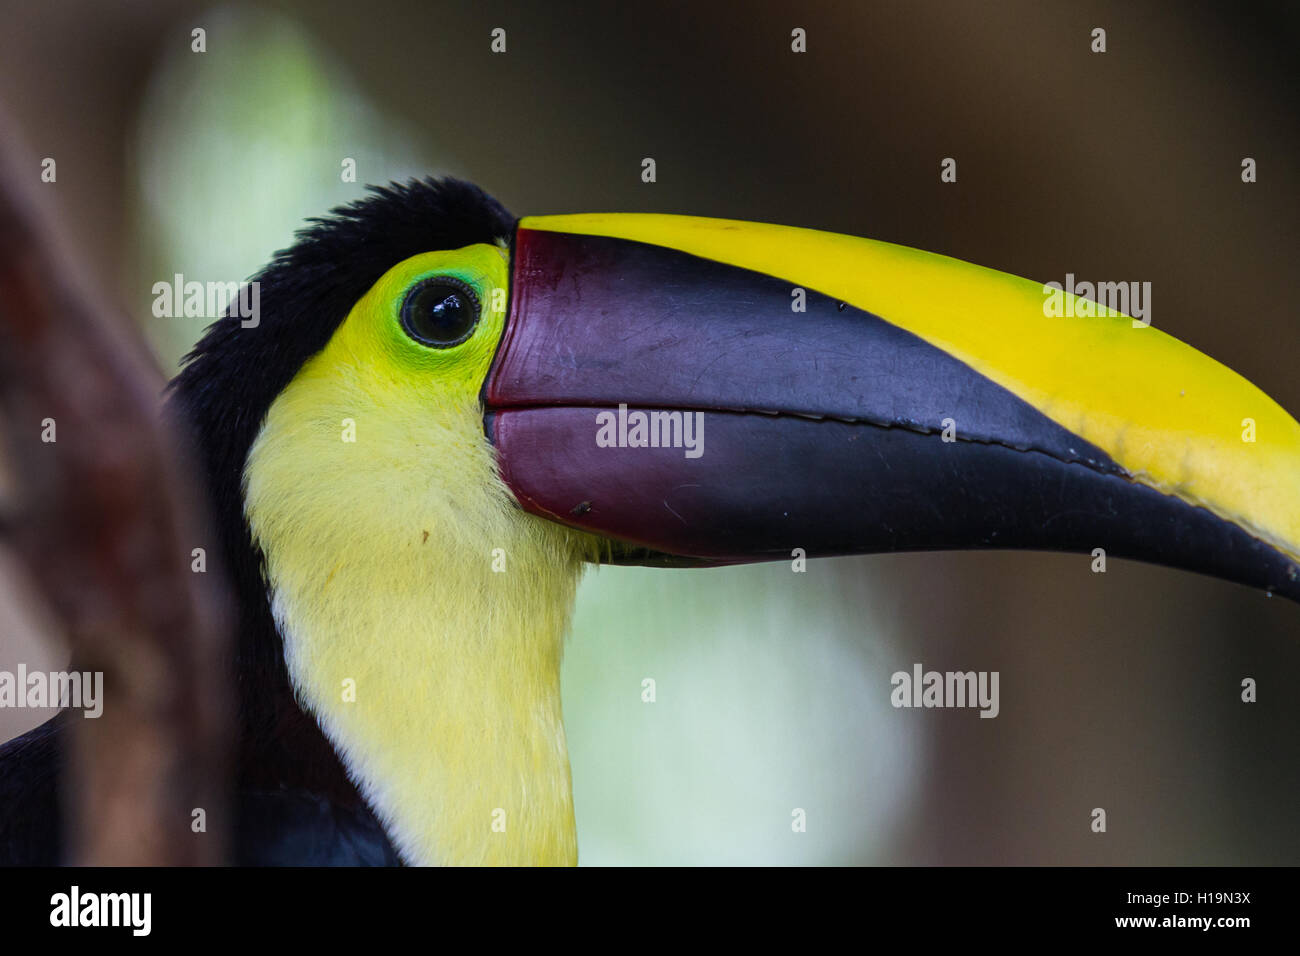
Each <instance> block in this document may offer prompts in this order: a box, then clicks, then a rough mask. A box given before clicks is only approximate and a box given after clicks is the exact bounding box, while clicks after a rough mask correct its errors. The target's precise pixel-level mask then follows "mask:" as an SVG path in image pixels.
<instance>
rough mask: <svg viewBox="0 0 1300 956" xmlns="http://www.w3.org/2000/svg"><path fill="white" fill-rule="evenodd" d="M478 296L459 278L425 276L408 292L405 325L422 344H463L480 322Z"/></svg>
mask: <svg viewBox="0 0 1300 956" xmlns="http://www.w3.org/2000/svg"><path fill="white" fill-rule="evenodd" d="M478 311H479V310H478V297H477V296H476V295H474V290H473V289H471V288H470V287H469V286H468V285H466V284H465V283H464V282H461V281H460V280H459V279H453V278H450V277H448V276H438V277H436V278H432V279H425V280H424V281H423V282H421V283H420V284H419V285H417V286H415V288H413V289H411V291H410V292H408V293H407V294H406V301H404V302H403V303H402V328H403V329H405V330H406V334H407V335H409V336H410V337H411V338H413V339H415V341H417V342H419V343H420V344H422V345H428V346H430V347H432V348H435V349H446V348H451V346H453V345H460V343H461V342H464V341H465V340H466V339H468V338H469V337H470V335H471V334H472V333H473V332H474V326H475V325H477V324H478Z"/></svg>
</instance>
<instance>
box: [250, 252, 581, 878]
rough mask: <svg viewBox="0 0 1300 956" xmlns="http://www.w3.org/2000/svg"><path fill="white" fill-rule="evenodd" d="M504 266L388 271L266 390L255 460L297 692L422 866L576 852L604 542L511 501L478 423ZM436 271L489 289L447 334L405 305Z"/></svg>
mask: <svg viewBox="0 0 1300 956" xmlns="http://www.w3.org/2000/svg"><path fill="white" fill-rule="evenodd" d="M506 268H507V267H506V264H505V253H504V250H502V249H499V248H497V247H495V246H489V245H478V246H471V247H468V248H466V249H462V250H458V251H455V252H439V253H428V254H425V255H420V256H416V257H414V258H412V259H408V260H406V261H405V262H403V263H401V264H399V265H398V266H396V267H394V268H393V269H392V270H390V272H389V273H388V274H386V275H385V276H384V277H383V278H382V279H381V280H380V281H379V282H378V283H377V284H376V285H375V286H374V287H373V288H372V289H371V290H370V291H369V292H368V293H367V294H366V295H365V296H364V297H363V298H362V299H361V300H360V301H359V302H358V303H357V304H356V306H355V307H354V308H353V310H352V312H351V313H350V314H349V316H348V318H347V319H346V320H345V321H344V322H343V324H342V325H341V326H340V327H339V329H338V330H337V331H336V332H335V334H334V336H333V338H332V339H331V340H330V342H329V344H328V345H327V346H326V348H325V349H324V350H323V351H321V352H320V353H318V354H317V355H316V356H314V357H313V358H312V359H310V360H309V361H308V362H307V363H306V364H305V365H304V367H303V368H302V369H301V370H300V371H299V373H298V375H297V376H296V377H295V378H294V379H293V381H292V382H291V383H290V384H289V386H288V387H287V388H286V389H285V390H284V391H283V392H282V393H281V394H280V395H279V396H278V398H277V399H276V401H275V402H274V403H273V404H272V406H271V408H270V410H269V412H268V414H267V418H266V421H265V423H264V425H263V427H262V430H261V432H260V433H259V435H258V438H257V440H256V441H255V442H254V444H253V447H252V449H251V450H250V452H249V456H248V461H247V465H246V467H245V473H244V482H245V511H246V514H247V516H248V519H249V524H250V527H251V528H252V531H253V535H254V538H255V540H256V541H257V542H258V544H259V546H260V547H261V549H262V551H263V553H264V554H265V556H266V569H267V579H268V580H267V585H268V590H269V593H270V595H271V602H272V610H273V613H274V615H275V619H276V623H277V626H278V627H279V629H280V633H281V635H282V637H283V639H284V646H285V657H286V661H287V664H288V669H289V674H290V677H291V678H292V680H293V683H294V686H295V689H296V692H297V694H298V696H299V699H300V701H301V703H302V704H303V706H304V708H305V709H306V710H307V711H308V712H310V713H311V714H313V715H314V716H315V717H316V719H317V720H318V721H319V723H320V725H321V727H322V729H323V731H324V732H325V734H326V736H327V737H328V738H329V739H330V741H331V742H332V743H333V745H334V747H335V749H336V750H337V751H338V752H339V754H340V756H341V757H342V759H343V761H344V764H345V766H346V767H347V768H348V771H349V773H350V774H351V776H352V777H353V780H354V782H355V783H356V784H357V785H358V787H359V789H360V790H361V792H362V794H363V795H364V796H365V798H366V799H367V801H368V802H369V803H370V805H371V807H372V808H373V809H374V810H375V812H376V814H377V815H378V817H379V819H380V820H381V822H382V823H383V824H384V827H385V829H386V830H387V832H388V834H389V836H390V838H391V839H392V840H393V843H394V845H395V846H396V847H397V849H398V851H399V852H400V853H401V855H402V856H403V858H404V859H405V860H406V861H407V862H410V863H417V864H434V863H438V864H572V863H574V862H576V859H577V837H576V833H575V828H574V820H573V802H572V793H571V783H570V775H569V764H568V755H567V751H566V747H565V739H564V727H563V724H562V720H561V707H560V660H561V651H562V641H563V636H564V632H565V630H566V628H567V626H568V620H569V615H570V612H571V609H572V606H573V598H574V592H575V589H576V587H577V583H578V579H579V577H580V575H581V572H582V567H583V561H584V559H585V558H586V557H587V552H588V550H589V548H590V545H589V544H588V542H587V539H585V538H584V537H583V536H581V535H578V534H575V533H573V532H570V531H567V530H565V529H563V528H561V527H559V526H557V525H553V524H551V523H549V522H545V521H542V520H539V519H536V518H534V517H532V516H530V515H527V514H525V513H524V512H522V511H520V510H519V509H518V508H517V507H516V506H515V504H514V501H513V498H512V497H511V495H510V493H509V491H508V490H507V489H506V488H505V486H504V485H503V484H502V483H501V481H500V479H499V478H498V477H497V472H496V468H495V463H494V459H493V451H492V448H491V445H490V444H489V443H488V441H487V440H486V438H485V437H484V434H483V422H482V409H481V407H480V404H479V399H478V391H479V387H480V385H481V384H482V381H483V377H484V375H485V374H486V372H487V368H488V365H489V363H490V362H491V359H492V355H493V352H494V351H495V348H496V344H497V341H498V339H499V337H500V334H501V328H502V325H503V323H504V298H505V297H504V294H501V295H496V296H494V295H493V292H494V291H495V290H504V289H505V288H506V284H507V272H506ZM435 273H436V274H453V275H456V276H458V277H459V278H461V279H463V280H464V281H465V282H467V283H468V284H470V285H471V286H472V287H473V288H475V289H476V290H477V291H478V293H479V299H480V301H481V302H482V303H483V312H482V316H483V317H482V319H481V321H480V323H479V326H478V328H477V329H476V330H475V332H474V334H473V336H472V337H471V339H470V340H469V341H467V342H465V343H464V344H463V345H460V346H457V347H456V348H454V349H447V350H445V351H431V350H428V349H425V348H423V347H421V346H419V345H418V344H417V343H414V342H412V341H410V339H409V338H407V337H405V336H403V334H402V332H401V330H400V328H398V323H397V315H396V311H395V310H396V309H397V308H398V306H397V303H399V302H400V300H401V298H402V295H403V293H404V291H405V290H406V289H408V288H410V287H411V286H412V285H413V284H414V283H415V282H418V281H419V280H420V279H421V278H422V277H424V276H426V275H429V274H435ZM349 439H351V440H349Z"/></svg>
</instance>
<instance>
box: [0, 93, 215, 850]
mask: <svg viewBox="0 0 1300 956" xmlns="http://www.w3.org/2000/svg"><path fill="white" fill-rule="evenodd" d="M13 132H14V130H13V128H12V125H11V124H9V123H8V122H7V117H5V116H4V115H3V114H2V113H0V144H2V145H3V146H4V147H5V148H4V155H0V418H2V419H3V427H0V438H7V439H8V442H9V447H8V448H7V449H5V452H6V454H7V456H8V457H9V458H10V459H11V460H10V464H9V468H8V470H9V471H10V472H11V476H10V479H11V480H10V485H11V490H10V492H9V497H10V498H12V499H13V500H0V509H4V510H3V513H0V534H3V535H6V536H12V537H13V544H14V545H15V546H16V548H17V551H18V553H19V555H20V556H21V557H22V559H23V561H24V563H26V565H27V566H28V568H29V570H30V572H31V577H32V579H33V580H34V581H35V582H36V584H37V587H38V588H39V589H40V591H41V592H42V594H41V596H42V597H43V599H44V600H45V601H46V602H47V603H48V604H49V606H50V607H51V609H53V611H54V613H55V615H56V616H57V618H58V619H59V620H60V622H61V623H62V625H63V627H64V628H65V630H66V634H67V636H68V639H69V642H70V644H71V648H72V664H71V668H72V669H74V670H79V671H92V672H93V671H102V672H103V674H104V683H103V700H104V706H103V714H102V716H101V717H99V718H97V719H86V718H83V717H82V716H81V714H80V712H77V713H75V714H69V715H67V716H68V717H70V718H71V720H70V721H69V726H70V728H71V730H72V734H71V736H72V746H71V752H70V753H69V754H68V755H67V756H68V761H67V773H66V774H65V777H64V783H65V786H64V799H63V803H64V806H65V810H66V819H67V821H68V828H67V829H68V832H67V834H66V837H67V846H68V848H69V853H68V857H69V860H70V862H74V863H87V864H106V865H121V864H128V865H135V864H140V865H144V864H149V865H175V864H203V863H217V862H221V860H222V859H223V858H224V851H225V847H224V846H223V845H222V842H221V834H224V833H225V832H227V827H226V826H225V825H224V821H225V809H224V803H225V789H224V786H225V780H226V753H225V748H224V743H225V740H226V739H227V735H226V733H225V727H226V724H225V721H226V717H227V713H226V705H227V700H228V698H227V694H228V691H229V688H228V687H227V675H226V670H225V665H224V662H225V661H226V659H227V658H226V654H225V653H224V650H225V643H226V640H227V635H226V633H225V632H226V624H225V622H227V621H228V620H229V619H230V618H229V615H228V614H227V613H226V609H225V604H224V601H225V591H224V583H223V582H222V580H221V579H220V577H219V574H220V572H219V569H217V568H216V567H215V566H214V564H213V563H210V564H209V566H208V569H207V572H206V573H196V572H195V571H193V570H192V557H191V555H192V552H193V550H194V549H195V548H205V551H206V550H211V549H210V548H208V547H207V545H208V536H207V522H206V517H203V516H202V511H201V508H200V506H199V502H200V500H201V496H200V495H199V494H197V493H196V491H195V490H194V489H195V487H196V486H195V484H194V482H193V481H192V480H191V478H190V476H189V475H188V474H187V473H186V470H185V469H184V467H183V466H182V458H181V456H180V455H179V454H178V440H177V438H176V436H175V435H174V434H173V433H172V430H171V428H170V427H169V426H168V424H167V423H166V422H165V421H164V420H163V419H162V416H161V414H160V394H161V389H162V386H163V379H162V376H161V374H160V372H159V370H158V369H157V367H156V365H155V364H154V362H153V361H152V359H151V358H150V357H149V354H148V351H147V349H146V348H145V346H144V344H143V342H142V341H141V338H140V336H139V334H138V332H137V331H136V329H135V328H134V327H133V326H132V324H131V323H130V322H128V321H127V320H126V318H125V316H123V315H122V314H121V312H120V311H119V310H118V309H117V308H116V307H115V306H114V305H113V303H112V299H111V298H110V297H109V296H106V295H104V294H103V293H102V292H101V291H99V290H96V289H92V288H90V287H89V286H88V284H87V282H86V279H85V274H84V273H83V272H82V271H81V270H80V269H78V268H77V266H76V265H75V264H74V262H73V259H72V257H71V256H70V255H68V254H67V253H66V251H65V250H64V249H62V248H60V246H59V244H58V242H57V240H56V238H55V233H54V230H53V228H52V227H51V226H50V224H49V222H48V218H47V215H46V214H45V213H44V212H43V211H42V209H41V208H40V207H39V205H38V203H37V201H36V197H37V195H38V194H39V192H40V191H42V190H48V191H50V193H51V194H53V192H54V190H56V189H57V188H58V187H57V185H55V184H51V183H42V181H41V166H40V164H39V163H38V162H37V161H36V160H35V159H34V158H30V157H27V156H24V155H19V154H18V151H17V150H16V149H15V148H13V147H12V146H11V145H10V144H13V143H14V136H13V135H12V134H13ZM214 557H215V556H214ZM197 811H202V813H198V812H197ZM195 821H201V822H202V824H203V826H202V827H201V828H200V827H198V826H197V825H196V824H195ZM196 830H197V831H198V832H196Z"/></svg>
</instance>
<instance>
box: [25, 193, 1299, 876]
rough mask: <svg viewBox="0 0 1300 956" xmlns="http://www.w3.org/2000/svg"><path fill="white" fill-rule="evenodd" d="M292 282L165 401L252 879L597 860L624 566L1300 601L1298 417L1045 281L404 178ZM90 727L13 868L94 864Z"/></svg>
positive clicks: (290, 271)
mask: <svg viewBox="0 0 1300 956" xmlns="http://www.w3.org/2000/svg"><path fill="white" fill-rule="evenodd" d="M255 281H256V282H258V283H259V288H260V315H259V316H257V317H256V321H250V320H249V319H248V318H247V317H244V316H242V315H236V314H233V313H230V314H227V315H226V316H224V317H223V318H221V319H219V320H217V321H216V322H215V323H214V324H213V325H212V326H211V327H210V328H209V329H208V330H207V332H206V333H205V334H204V335H203V337H202V339H201V340H200V341H199V342H198V344H197V346H196V347H195V348H194V350H193V351H192V353H191V354H190V355H189V356H188V357H187V360H186V363H185V365H184V368H183V370H182V371H181V372H180V374H179V375H178V376H177V377H176V378H175V380H174V381H173V382H172V384H171V386H170V392H169V395H168V398H167V402H168V405H169V407H170V408H172V409H173V410H174V411H175V413H176V415H177V417H178V418H179V420H181V421H182V422H184V424H185V426H186V427H187V428H188V429H189V431H190V433H191V434H192V436H193V441H194V445H195V447H196V448H197V449H198V452H197V453H196V454H197V456H198V458H199V462H198V471H199V473H200V474H201V475H202V477H203V480H204V481H205V482H206V487H207V491H208V498H209V503H210V507H211V511H212V514H213V515H214V525H215V527H216V528H217V529H218V533H219V541H218V542H217V543H218V544H219V551H220V553H221V555H222V556H223V559H224V565H225V567H226V569H227V571H228V574H229V576H230V578H231V580H232V583H233V588H234V590H235V592H236V594H237V597H238V602H239V607H238V628H239V634H238V647H237V652H236V655H235V658H236V659H235V660H234V661H233V668H234V671H235V674H236V679H237V686H238V696H239V722H238V725H239V741H238V747H237V753H238V761H237V764H238V781H237V790H238V794H237V800H236V801H235V813H234V827H233V828H234V834H233V838H232V846H233V853H234V857H235V859H236V861H237V862H240V863H245V864H572V863H574V862H575V861H576V859H577V853H578V847H577V838H576V829H575V823H574V811H573V802H572V793H571V784H570V771H569V763H568V756H567V753H566V748H565V736H564V726H563V722H562V719H561V702H560V663H561V655H562V649H563V642H564V635H565V630H566V627H567V625H568V623H569V619H570V614H571V609H572V606H573V603H574V596H575V590H576V588H577V585H578V581H579V579H580V577H581V576H582V574H583V570H584V568H585V567H586V566H587V565H589V564H590V563H594V562H612V563H631V564H644V565H658V566H674V567H708V566H718V565H727V564H735V563H739V562H752V561H767V560H778V559H780V560H790V559H791V556H792V555H803V556H807V557H810V558H811V557H819V556H831V555H847V554H862V553H877V552H892V551H904V550H929V549H965V548H1020V549H1036V550H1056V551H1068V552H1077V553H1081V554H1085V555H1086V554H1091V553H1094V552H1095V550H1096V549H1102V550H1103V551H1104V552H1105V553H1106V554H1107V555H1109V556H1112V557H1127V558H1133V559H1138V560H1143V561H1149V562H1156V563H1160V564H1165V565H1169V566H1173V567H1178V568H1183V569H1186V570H1189V571H1193V572H1200V573H1205V574H1210V575H1214V576H1217V577H1220V578H1225V579H1227V580H1230V581H1234V582H1239V583H1241V584H1243V585H1247V586H1250V587H1254V588H1259V589H1265V590H1267V591H1269V592H1271V593H1276V594H1279V595H1285V596H1288V597H1290V598H1293V599H1300V567H1298V562H1300V424H1297V422H1296V420H1295V419H1294V418H1293V417H1291V415H1289V414H1288V413H1287V412H1286V411H1284V410H1283V409H1282V408H1281V407H1280V406H1279V405H1278V404H1277V403H1276V402H1274V401H1273V400H1271V399H1270V398H1269V397H1268V396H1267V395H1265V394H1264V393H1263V392H1262V391H1260V390H1259V389H1258V388H1256V387H1255V386H1254V385H1252V384H1250V383H1249V382H1248V381H1246V380H1245V379H1243V378H1242V377H1240V376H1239V375H1237V374H1236V373H1234V372H1232V371H1231V370H1229V369H1228V368H1226V367H1224V366H1223V365H1220V364H1219V363H1217V362H1215V361H1214V360H1212V359H1210V358H1208V357H1206V356H1204V355H1202V354H1201V353H1199V352H1198V351H1196V350H1195V349H1193V348H1191V347H1189V346H1187V345H1185V344H1183V343H1181V342H1179V341H1177V340H1176V339H1174V338H1172V337H1170V336H1169V335H1167V334H1165V333H1164V332H1162V331H1160V330H1159V329H1158V328H1156V327H1154V326H1152V325H1150V324H1149V323H1144V322H1139V321H1135V320H1133V319H1132V318H1130V317H1129V316H1127V315H1123V314H1119V313H1118V312H1116V311H1115V310H1108V309H1104V308H1098V309H1093V308H1092V307H1091V305H1088V306H1087V307H1085V303H1083V302H1076V303H1073V304H1075V305H1078V306H1079V308H1077V309H1071V310H1066V313H1065V314H1061V310H1060V309H1058V308H1053V307H1051V305H1050V303H1049V302H1048V299H1049V298H1050V296H1051V294H1053V293H1049V291H1048V289H1047V287H1045V286H1044V285H1042V284H1041V283H1038V282H1033V281H1029V280H1026V279H1021V278H1016V277H1013V276H1010V275H1006V274H1004V273H1000V272H996V271H993V270H990V269H986V268H982V267H979V266H976V265H972V264H968V263H966V262H961V261H958V260H955V259H951V258H947V257H945V256H941V255H934V254H930V253H926V252H921V251H917V250H915V249H910V248H905V247H902V246H899V245H893V244H890V243H886V242H880V241H873V240H869V239H860V238H852V237H849V236H843V235H837V234H832V233H828V232H820V231H814V230H809V229H800V228H790V227H785V226H777V225H766V224H757V223H749V222H739V221H728V220H722V219H710V218H697V217H687V216H674V215H657V214H637V215H614V214H599V215H558V216H538V217H527V218H523V219H518V220H516V219H515V218H514V217H513V216H511V215H510V214H508V213H507V212H506V210H505V209H504V208H503V207H502V206H501V205H499V204H498V203H497V202H496V201H494V200H493V199H491V198H490V197H489V196H488V195H487V194H485V193H484V192H482V191H481V190H480V189H478V188H477V187H475V186H473V185H470V184H468V183H464V182H460V181H456V180H452V179H442V180H436V179H425V180H412V181H409V182H407V183H404V184H397V183H393V184H390V185H389V186H386V187H378V188H373V189H372V191H371V192H370V193H369V194H368V196H367V197H366V198H364V199H362V200H359V201H357V202H354V203H352V204H350V205H347V206H343V207H340V208H338V209H336V210H334V211H333V213H332V214H331V215H330V216H328V217H326V218H322V219H318V220H313V221H312V222H311V224H310V225H309V226H308V227H307V228H305V229H304V230H303V231H301V232H300V233H299V234H298V238H297V241H296V244H294V245H293V246H292V247H290V248H288V249H286V250H284V251H282V252H280V253H278V254H277V255H276V256H275V258H274V259H273V260H272V261H271V262H270V264H269V265H267V266H266V267H265V269H263V270H262V271H261V272H260V273H259V274H258V275H257V276H256V278H255ZM1057 304H1058V305H1059V302H1058V303H1057ZM62 727H63V718H62V717H60V718H56V719H55V720H53V721H51V722H49V723H47V724H45V725H42V726H41V727H40V728H37V729H36V730H35V731H32V732H31V733H29V734H27V735H25V736H24V737H20V738H18V739H17V740H15V741H13V742H11V743H9V744H8V745H7V746H6V747H5V748H4V749H3V751H2V752H0V858H3V860H4V861H5V862H10V863H15V862H17V863H32V862H53V861H56V860H58V859H60V858H61V854H62V852H63V851H62V849H61V843H60V826H59V821H58V819H57V813H56V808H57V806H58V800H57V798H56V792H57V785H58V779H59V771H58V768H59V766H60V758H59V753H60V740H61V739H62V736H63V733H64V731H63V729H62Z"/></svg>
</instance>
